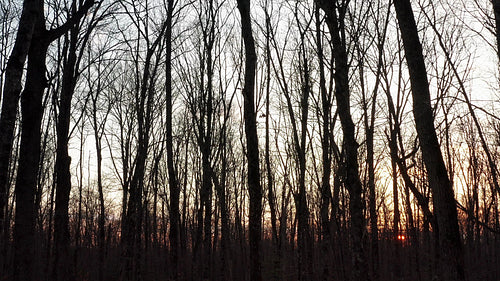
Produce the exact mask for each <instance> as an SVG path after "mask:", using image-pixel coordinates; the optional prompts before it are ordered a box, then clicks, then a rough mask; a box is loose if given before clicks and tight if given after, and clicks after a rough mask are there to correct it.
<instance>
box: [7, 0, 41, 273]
mask: <svg viewBox="0 0 500 281" xmlns="http://www.w3.org/2000/svg"><path fill="white" fill-rule="evenodd" d="M38 7H39V9H40V10H39V11H42V10H43V8H42V7H43V4H41V3H39V4H38ZM44 24H45V22H44V19H43V17H37V24H36V27H35V32H34V34H33V44H31V46H30V50H29V55H28V56H29V63H28V71H27V75H26V85H25V89H24V91H23V93H22V96H21V116H22V119H21V146H20V150H19V166H18V173H17V179H16V186H15V196H16V216H15V225H14V251H15V253H14V281H31V280H34V277H35V272H34V270H35V268H34V253H35V252H34V247H35V234H34V231H35V230H34V222H35V210H34V192H35V188H36V185H37V175H38V164H39V160H40V141H41V121H42V114H43V108H42V96H43V92H44V90H45V87H46V85H47V80H46V78H45V70H46V66H45V55H46V52H47V47H48V43H47V42H46V40H44V37H43V34H44V30H45V25H44Z"/></svg>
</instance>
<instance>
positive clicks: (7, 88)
mask: <svg viewBox="0 0 500 281" xmlns="http://www.w3.org/2000/svg"><path fill="white" fill-rule="evenodd" d="M39 1H40V0H25V1H24V2H23V10H22V14H21V18H20V19H19V28H18V30H17V34H16V39H15V43H14V47H13V48H12V52H11V54H10V57H9V61H8V63H7V68H6V69H5V82H4V85H3V92H2V100H1V101H2V111H1V113H0V128H2V130H1V133H0V241H4V239H3V234H5V233H3V231H4V229H6V226H5V217H6V215H5V211H6V209H7V201H8V190H9V170H10V169H9V167H10V161H11V152H12V144H13V140H14V126H15V123H16V118H17V108H18V103H19V96H20V93H21V88H22V86H21V78H22V75H23V70H24V64H25V62H26V57H27V55H28V51H29V48H30V44H31V39H32V36H33V30H34V27H35V22H36V20H37V17H38V14H39V10H38V8H39V4H38V3H39ZM2 243H3V242H2Z"/></svg>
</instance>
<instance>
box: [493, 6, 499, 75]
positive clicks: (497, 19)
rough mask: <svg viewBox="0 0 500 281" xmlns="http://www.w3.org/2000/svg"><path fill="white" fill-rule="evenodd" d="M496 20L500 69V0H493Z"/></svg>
mask: <svg viewBox="0 0 500 281" xmlns="http://www.w3.org/2000/svg"><path fill="white" fill-rule="evenodd" d="M491 4H493V14H494V18H495V36H496V41H497V56H498V66H499V67H500V0H491Z"/></svg>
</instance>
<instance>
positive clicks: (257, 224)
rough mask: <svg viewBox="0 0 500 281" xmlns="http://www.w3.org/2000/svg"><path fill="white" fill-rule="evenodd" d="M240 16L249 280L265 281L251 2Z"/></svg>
mask: <svg viewBox="0 0 500 281" xmlns="http://www.w3.org/2000/svg"><path fill="white" fill-rule="evenodd" d="M237 2H238V10H239V12H240V15H241V36H242V37H243V42H244V45H245V84H244V86H243V91H242V93H243V99H244V101H243V110H244V112H243V115H244V119H245V135H246V141H247V151H246V154H247V160H248V192H249V195H250V210H249V222H248V228H249V244H250V279H251V280H252V281H260V280H262V272H261V262H260V242H261V218H262V188H261V186H260V170H259V142H258V138H257V122H256V121H257V120H256V113H255V104H254V83H255V71H256V64H257V55H256V53H255V45H254V39H253V35H252V24H251V18H250V0H237Z"/></svg>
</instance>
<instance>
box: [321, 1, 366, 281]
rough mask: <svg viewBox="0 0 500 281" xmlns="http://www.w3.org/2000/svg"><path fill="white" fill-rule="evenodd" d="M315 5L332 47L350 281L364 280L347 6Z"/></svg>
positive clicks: (326, 3) (364, 269) (360, 202)
mask: <svg viewBox="0 0 500 281" xmlns="http://www.w3.org/2000/svg"><path fill="white" fill-rule="evenodd" d="M316 3H317V5H318V6H319V7H320V8H321V9H322V10H323V11H324V12H325V14H326V23H327V25H328V29H329V30H330V36H331V39H332V45H333V53H332V56H333V57H334V59H335V74H334V77H335V98H336V100H337V111H338V114H339V117H340V122H341V125H342V132H343V133H344V141H343V147H342V150H343V152H344V153H345V159H344V161H345V171H346V183H345V184H346V187H347V189H348V191H349V195H350V197H349V198H350V199H349V210H350V215H351V239H352V265H353V268H352V275H351V279H352V280H367V279H368V273H367V266H366V257H365V253H364V249H363V241H362V238H363V232H364V230H365V218H364V214H363V209H364V204H363V200H362V192H363V188H362V185H361V179H360V177H359V170H358V169H359V166H358V143H357V142H356V136H355V126H354V122H353V121H352V117H351V111H350V90H349V65H348V56H347V45H346V44H347V42H346V37H345V22H344V19H345V15H346V11H347V8H348V7H347V5H348V2H344V1H336V2H329V1H325V0H316Z"/></svg>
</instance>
